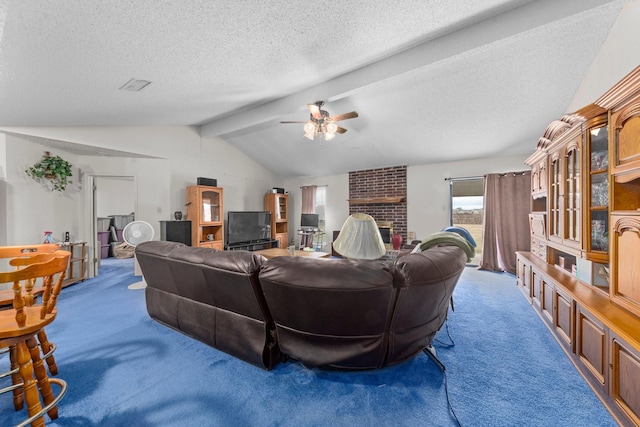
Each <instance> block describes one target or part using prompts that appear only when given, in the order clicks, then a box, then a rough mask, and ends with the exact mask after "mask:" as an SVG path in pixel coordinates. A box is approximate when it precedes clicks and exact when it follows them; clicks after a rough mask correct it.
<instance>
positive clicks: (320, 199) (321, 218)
mask: <svg viewBox="0 0 640 427" xmlns="http://www.w3.org/2000/svg"><path fill="white" fill-rule="evenodd" d="M326 204H327V187H326V186H322V187H317V188H316V213H317V214H318V228H319V229H320V230H322V231H325V206H326Z"/></svg>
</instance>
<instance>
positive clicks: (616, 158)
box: [610, 100, 640, 177]
mask: <svg viewBox="0 0 640 427" xmlns="http://www.w3.org/2000/svg"><path fill="white" fill-rule="evenodd" d="M610 122H611V125H612V132H613V135H612V141H611V142H612V147H611V154H612V159H611V160H612V162H611V172H612V173H613V174H614V175H621V176H622V175H626V174H628V175H630V176H635V177H637V176H638V174H637V172H638V170H640V138H638V135H640V103H638V102H637V100H636V102H631V103H627V104H626V106H624V107H621V108H620V109H619V110H617V111H615V112H612V114H611V119H610Z"/></svg>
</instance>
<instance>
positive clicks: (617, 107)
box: [516, 67, 640, 426]
mask: <svg viewBox="0 0 640 427" xmlns="http://www.w3.org/2000/svg"><path fill="white" fill-rule="evenodd" d="M526 163H527V164H528V165H530V166H531V180H532V181H531V214H530V215H529V219H530V225H531V251H530V252H518V253H517V254H516V258H517V285H518V287H519V288H520V289H521V291H522V292H523V294H524V295H525V296H526V298H527V299H528V300H529V301H530V302H531V305H532V306H533V308H534V309H535V310H536V312H537V313H538V314H539V315H540V317H541V319H542V320H543V321H544V323H545V324H546V325H547V327H548V328H549V330H550V331H551V332H552V333H553V335H554V336H555V337H556V339H557V340H558V342H559V343H560V344H561V346H562V348H563V349H564V350H565V352H566V354H567V355H568V356H569V358H570V359H571V361H572V362H573V364H574V365H575V366H576V368H577V369H578V370H579V372H580V373H581V374H582V375H583V376H584V378H585V379H586V380H587V382H588V383H589V384H590V385H591V387H592V389H593V390H594V391H595V392H596V394H597V395H598V397H600V399H601V400H602V402H603V403H604V404H605V406H606V407H607V408H608V409H609V411H610V412H611V414H612V415H613V416H614V418H615V419H616V421H617V422H618V423H620V424H621V425H636V426H638V425H640V67H638V68H636V69H635V70H633V71H632V72H631V73H630V74H629V75H628V76H627V77H625V78H624V79H623V80H621V81H620V82H619V83H618V84H616V85H615V86H614V87H613V88H611V89H610V90H609V91H608V92H607V93H605V94H604V95H603V96H601V97H600V98H599V99H598V100H596V101H595V102H594V103H593V104H590V105H588V106H586V107H584V108H582V109H581V110H579V111H577V112H575V113H573V114H568V115H565V116H563V117H562V118H561V119H559V120H555V121H553V122H552V123H551V124H549V126H548V127H547V129H546V131H545V133H544V135H543V136H542V137H541V138H540V140H539V141H538V145H537V148H536V151H535V152H534V153H533V154H532V155H531V156H530V157H529V158H528V159H527V161H526ZM524 363H525V364H526V361H524Z"/></svg>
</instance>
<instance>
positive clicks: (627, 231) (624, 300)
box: [609, 211, 640, 316]
mask: <svg viewBox="0 0 640 427" xmlns="http://www.w3.org/2000/svg"><path fill="white" fill-rule="evenodd" d="M611 222H612V224H613V226H612V229H611V236H612V242H611V279H610V285H609V291H610V296H611V300H612V301H614V302H616V303H617V304H620V305H621V306H623V307H625V308H626V309H627V310H629V311H631V312H632V313H635V314H636V315H637V316H640V260H639V258H638V257H639V254H640V211H635V212H626V213H622V212H616V213H613V214H612V215H611Z"/></svg>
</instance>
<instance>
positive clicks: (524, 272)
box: [516, 254, 531, 300]
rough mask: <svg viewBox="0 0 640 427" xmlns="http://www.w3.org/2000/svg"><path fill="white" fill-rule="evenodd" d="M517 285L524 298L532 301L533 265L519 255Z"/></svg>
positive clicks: (517, 260)
mask: <svg viewBox="0 0 640 427" xmlns="http://www.w3.org/2000/svg"><path fill="white" fill-rule="evenodd" d="M516 284H517V285H518V288H520V291H521V292H522V293H523V294H524V296H525V297H526V298H527V299H528V300H531V264H530V263H528V262H526V260H525V259H524V258H523V257H521V256H520V255H518V254H517V256H516Z"/></svg>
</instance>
